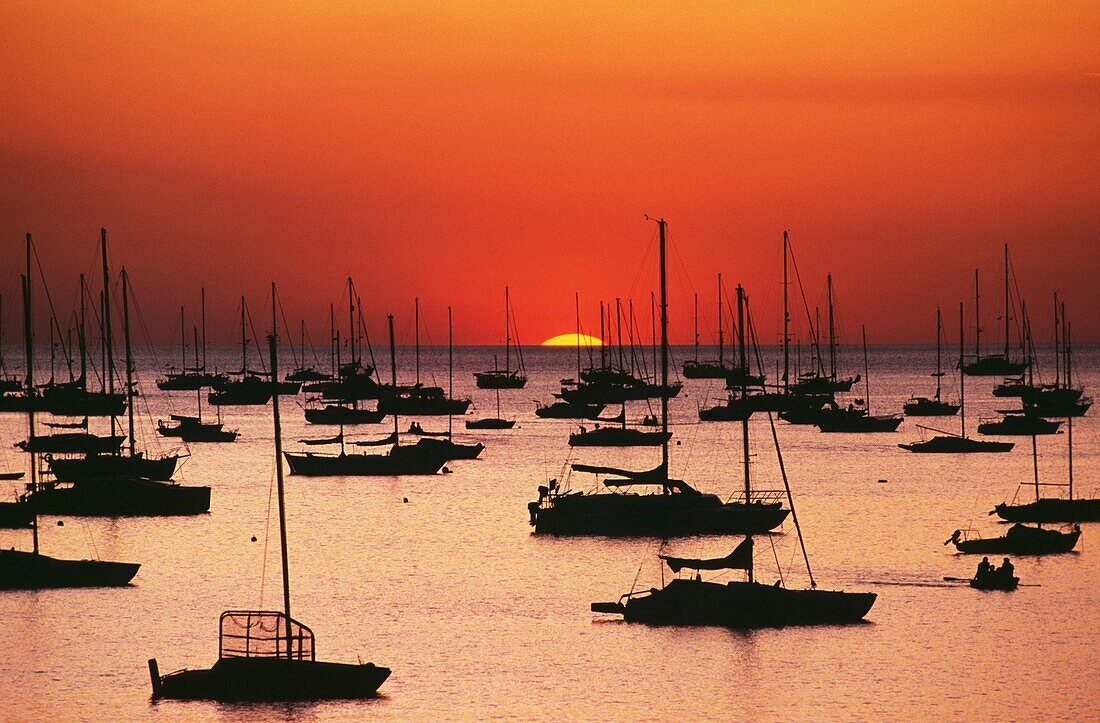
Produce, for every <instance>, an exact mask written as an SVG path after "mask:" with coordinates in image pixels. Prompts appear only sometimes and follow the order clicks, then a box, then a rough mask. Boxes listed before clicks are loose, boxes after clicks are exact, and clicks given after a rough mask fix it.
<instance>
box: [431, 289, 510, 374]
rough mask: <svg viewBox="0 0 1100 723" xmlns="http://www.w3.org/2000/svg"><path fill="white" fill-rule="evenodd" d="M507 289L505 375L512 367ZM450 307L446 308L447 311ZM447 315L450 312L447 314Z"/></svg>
mask: <svg viewBox="0 0 1100 723" xmlns="http://www.w3.org/2000/svg"><path fill="white" fill-rule="evenodd" d="M508 301H509V299H508V287H507V286H505V287H504V373H505V374H507V373H508V372H509V371H510V370H511V366H512V326H511V324H512V318H511V316H510V315H509V314H508ZM449 308H450V307H448V309H449ZM447 313H448V314H449V313H450V311H448V312H447ZM494 366H495V365H494Z"/></svg>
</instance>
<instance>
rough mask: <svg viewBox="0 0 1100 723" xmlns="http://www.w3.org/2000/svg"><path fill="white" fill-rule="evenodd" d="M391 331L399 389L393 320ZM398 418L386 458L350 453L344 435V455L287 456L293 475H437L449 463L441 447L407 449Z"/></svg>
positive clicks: (394, 374)
mask: <svg viewBox="0 0 1100 723" xmlns="http://www.w3.org/2000/svg"><path fill="white" fill-rule="evenodd" d="M388 320H389V330H390V367H391V373H392V380H393V382H392V383H393V386H394V387H396V386H397V352H396V349H395V346H394V337H393V316H392V315H391V316H390V317H389V318H388ZM398 434H399V430H398V414H394V415H393V436H392V439H390V440H387V442H386V443H387V444H392V446H391V447H390V449H389V451H388V452H385V453H383V454H365V453H364V454H360V453H348V452H346V451H345V450H344V445H343V433H342V432H341V434H340V437H339V440H340V453H339V454H331V453H314V452H286V453H285V454H284V456H285V457H286V461H287V464H288V465H289V466H290V473H291V474H293V475H303V476H307V477H335V476H356V477H369V476H394V475H429V474H436V473H437V472H439V470H440V469H442V468H443V465H444V464H445V463H446V462H447V459H446V458H445V456H444V455H441V454H440V450H439V447H438V446H431V445H427V446H426V445H424V444H422V443H423V442H426V441H427V440H424V439H421V440H418V441H417V443H416V444H412V445H403V444H401V443H400V441H399V438H398Z"/></svg>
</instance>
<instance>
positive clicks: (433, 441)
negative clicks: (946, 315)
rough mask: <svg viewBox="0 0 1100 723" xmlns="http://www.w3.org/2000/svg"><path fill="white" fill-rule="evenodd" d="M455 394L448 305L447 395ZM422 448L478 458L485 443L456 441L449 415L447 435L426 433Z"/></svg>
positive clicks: (446, 455)
mask: <svg viewBox="0 0 1100 723" xmlns="http://www.w3.org/2000/svg"><path fill="white" fill-rule="evenodd" d="M454 394H455V355H454V325H453V324H452V323H451V307H449V306H448V307H447V396H448V397H449V398H451V399H453V398H454ZM417 444H418V445H419V446H420V448H421V449H424V450H435V451H436V452H437V453H438V454H439V455H441V456H443V457H444V458H445V459H447V460H448V461H450V460H453V459H477V458H478V457H480V456H481V453H482V452H483V451H485V445H484V444H482V443H481V442H475V443H473V444H462V443H460V442H456V441H454V416H453V415H450V414H448V415H447V434H446V436H445V437H432V436H431V435H425V436H424V438H423V439H421V440H419V442H418V443H417Z"/></svg>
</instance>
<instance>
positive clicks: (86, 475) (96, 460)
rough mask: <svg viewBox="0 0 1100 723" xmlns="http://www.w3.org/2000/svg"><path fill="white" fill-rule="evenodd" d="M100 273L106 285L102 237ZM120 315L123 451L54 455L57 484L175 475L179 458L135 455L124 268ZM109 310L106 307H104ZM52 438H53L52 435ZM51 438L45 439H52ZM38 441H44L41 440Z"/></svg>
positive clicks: (107, 315) (106, 294) (108, 321)
mask: <svg viewBox="0 0 1100 723" xmlns="http://www.w3.org/2000/svg"><path fill="white" fill-rule="evenodd" d="M103 272H104V279H105V284H104V285H105V286H106V285H107V284H108V282H109V273H108V269H107V246H106V235H104V236H103ZM121 278H122V315H123V338H124V342H125V352H126V354H125V359H124V361H125V364H126V373H125V384H126V405H125V406H126V410H127V415H126V418H127V429H128V437H127V438H128V440H129V444H128V445H127V448H126V450H122V449H121V445H116V446H114V447H113V448H111V449H99V448H96V449H90V450H83V452H84V453H83V456H77V457H71V456H70V457H58V456H56V454H57V453H56V452H55V453H54V454H53V455H51V456H50V458H49V459H48V460H47V461H48V463H49V467H50V472H51V473H53V475H54V478H55V479H56V480H57V481H58V482H74V481H78V480H111V479H147V480H170V479H171V478H172V475H173V474H175V471H176V466H177V465H178V463H179V460H180V455H178V454H167V455H161V456H156V457H151V456H148V455H146V454H145V453H143V452H138V451H137V447H136V443H135V423H134V387H135V383H134V363H133V350H132V348H131V344H130V303H129V297H130V281H129V275H128V274H127V273H126V269H125V268H123V269H122V274H121ZM104 297H105V299H106V300H107V301H108V304H109V292H104ZM104 308H105V309H107V310H108V311H109V309H110V306H109V305H105V307H104ZM111 316H112V315H111V314H110V313H105V314H104V317H103V326H104V330H105V333H106V337H105V339H104V343H105V344H106V346H107V358H108V359H112V358H113V356H114V351H113V341H112V338H111V334H110V329H111ZM113 386H114V378H113V372H111V371H110V370H109V371H108V388H111V387H113ZM117 425H118V420H117V419H116V418H115V417H114V416H112V417H111V430H112V432H113V431H114V429H115V428H116V426H117ZM53 436H56V435H53ZM53 436H51V437H49V439H52V438H53ZM40 439H46V438H45V437H43V438H40Z"/></svg>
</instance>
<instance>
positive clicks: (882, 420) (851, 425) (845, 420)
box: [817, 411, 902, 434]
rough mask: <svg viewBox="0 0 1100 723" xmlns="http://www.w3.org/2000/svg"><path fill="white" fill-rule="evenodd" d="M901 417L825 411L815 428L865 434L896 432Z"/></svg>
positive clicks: (825, 430)
mask: <svg viewBox="0 0 1100 723" xmlns="http://www.w3.org/2000/svg"><path fill="white" fill-rule="evenodd" d="M901 422H902V418H901V417H872V416H870V415H866V414H863V415H855V414H850V413H848V412H846V411H841V412H833V413H825V414H823V415H822V416H821V417H820V418H818V420H817V428H818V429H820V430H821V431H822V432H829V433H835V432H841V433H844V432H847V433H851V434H867V433H873V432H896V431H897V430H898V427H899V426H901Z"/></svg>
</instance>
